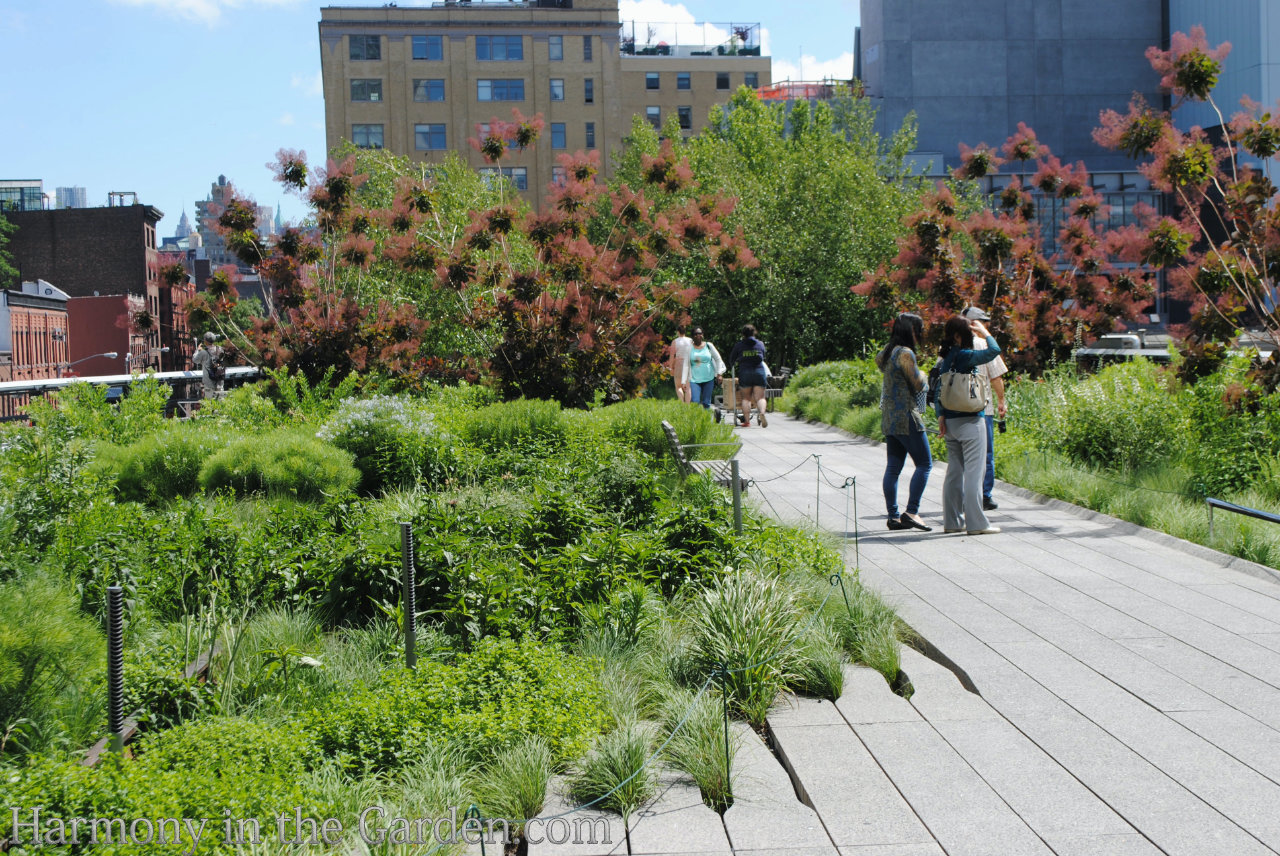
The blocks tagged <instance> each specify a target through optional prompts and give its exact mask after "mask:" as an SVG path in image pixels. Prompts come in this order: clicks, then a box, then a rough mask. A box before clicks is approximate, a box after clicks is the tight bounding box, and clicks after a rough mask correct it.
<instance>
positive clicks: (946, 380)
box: [938, 371, 987, 413]
mask: <svg viewBox="0 0 1280 856" xmlns="http://www.w3.org/2000/svg"><path fill="white" fill-rule="evenodd" d="M938 403H939V404H941V405H942V409H943V410H950V411H951V412H952V413H981V412H983V411H984V410H986V409H987V393H986V387H985V386H984V385H983V383H982V378H980V377H978V375H977V374H976V373H975V372H972V371H968V372H956V371H945V372H943V373H942V374H941V376H940V378H939V381H938Z"/></svg>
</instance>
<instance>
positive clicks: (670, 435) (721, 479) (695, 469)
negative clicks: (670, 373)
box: [662, 419, 748, 493]
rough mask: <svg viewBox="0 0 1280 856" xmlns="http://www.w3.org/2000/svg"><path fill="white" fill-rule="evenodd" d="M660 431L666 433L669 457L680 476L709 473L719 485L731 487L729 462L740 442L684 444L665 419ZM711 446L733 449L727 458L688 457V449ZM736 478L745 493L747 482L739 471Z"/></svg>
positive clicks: (731, 479)
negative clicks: (696, 458)
mask: <svg viewBox="0 0 1280 856" xmlns="http://www.w3.org/2000/svg"><path fill="white" fill-rule="evenodd" d="M662 431H663V433H664V434H666V435H667V444H668V445H669V446H670V447H671V457H672V458H674V459H675V462H676V469H678V470H680V477H681V478H688V477H689V476H691V475H698V474H701V473H710V474H711V477H712V478H713V479H715V482H716V484H718V485H720V486H721V487H728V488H732V487H733V467H732V464H731V462H732V461H733V459H734V457H735V456H736V455H737V454H738V450H739V449H741V448H742V444H741V443H690V444H687V445H686V444H684V443H681V442H680V438H679V436H677V435H676V429H675V427H674V426H673V425H672V424H671V423H670V422H668V421H667V420H665V419H664V420H662ZM713 446H728V447H729V448H731V449H733V454H732V455H730V456H729V457H727V458H711V459H708V460H691V459H690V458H689V454H688V451H687V450H688V449H707V448H711V447H713ZM738 479H739V481H740V482H741V486H742V491H743V492H744V493H745V492H746V490H747V484H748V482H747V480H746V479H744V478H742V474H741V473H739V474H738Z"/></svg>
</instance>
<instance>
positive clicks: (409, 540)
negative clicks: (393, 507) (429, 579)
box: [400, 523, 418, 669]
mask: <svg viewBox="0 0 1280 856" xmlns="http://www.w3.org/2000/svg"><path fill="white" fill-rule="evenodd" d="M400 554H401V559H402V563H403V569H402V570H403V582H404V593H403V595H402V597H401V605H402V607H403V609H404V664H405V665H406V666H408V667H409V668H410V669H412V668H414V667H415V666H416V665H417V664H418V653H417V651H416V650H414V649H415V646H416V644H417V635H418V627H417V621H418V594H417V592H418V587H417V584H416V581H415V580H414V564H415V561H414V558H415V557H414V547H413V526H412V525H410V524H409V523H401V524H400Z"/></svg>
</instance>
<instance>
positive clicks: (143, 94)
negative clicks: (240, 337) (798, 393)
mask: <svg viewBox="0 0 1280 856" xmlns="http://www.w3.org/2000/svg"><path fill="white" fill-rule="evenodd" d="M325 5H360V4H358V3H356V2H353V1H352V0H346V2H334V3H322V2H315V0H0V44H3V45H4V46H5V50H4V52H5V58H4V64H3V71H2V72H0V116H3V117H4V121H3V123H2V124H3V132H2V133H0V179H14V178H22V179H27V178H38V179H43V180H44V187H45V192H47V193H50V194H52V193H53V192H54V188H56V187H59V186H73V185H79V186H82V187H85V188H86V189H87V191H88V198H89V203H90V204H91V205H102V204H105V203H106V198H107V194H108V192H110V191H135V192H137V194H138V197H139V200H140V201H142V202H144V203H146V204H149V205H154V206H156V207H157V208H159V209H160V210H161V211H163V212H164V214H165V217H164V219H163V220H162V221H161V223H160V233H161V235H171V234H173V231H174V229H175V227H176V226H177V224H178V218H179V217H180V215H181V213H182V210H183V208H184V207H185V208H186V210H187V213H188V215H190V216H193V217H194V214H195V204H194V203H195V201H196V200H197V199H203V198H205V196H207V195H208V192H209V185H210V184H211V183H212V182H213V181H215V180H216V179H217V177H218V175H219V174H225V175H226V176H227V178H228V179H229V180H231V181H232V182H233V183H234V184H235V185H236V187H237V188H239V189H240V190H241V191H243V192H247V193H248V194H250V195H252V196H253V197H254V198H255V199H256V200H257V201H258V203H259V204H262V205H272V206H274V205H276V204H277V203H280V204H281V205H282V208H283V212H284V216H285V218H286V219H297V218H300V217H301V216H302V215H303V214H304V206H303V204H302V203H301V201H300V200H298V199H297V198H296V197H286V196H284V195H283V194H282V193H281V192H280V190H279V188H278V185H276V184H275V183H274V182H273V181H272V180H271V176H270V173H269V172H268V170H267V168H266V163H267V162H268V161H270V160H273V159H274V156H275V152H276V150H277V149H280V148H294V149H304V150H306V152H307V155H308V157H309V158H310V159H311V160H312V162H315V161H316V160H318V159H319V157H320V155H321V153H322V150H323V148H324V100H323V98H322V97H321V94H320V80H319V78H320V51H319V37H318V35H317V32H318V31H317V22H318V21H319V19H320V12H319V10H320V8H321V7H322V6H325ZM369 5H381V4H369ZM399 5H401V6H410V5H420V4H419V3H415V2H413V0H399ZM858 5H859V0H792V2H782V1H781V0H686V2H684V3H669V2H665V0H620V3H619V7H620V12H621V16H622V17H623V19H624V20H631V19H634V20H637V21H643V20H649V21H688V20H697V21H716V22H719V21H741V22H759V23H761V24H762V25H763V28H764V31H765V36H764V41H765V47H766V49H767V50H768V51H769V52H770V53H771V55H772V56H773V57H774V78H775V79H783V78H787V77H790V78H792V79H800V78H801V76H802V74H803V77H804V78H806V79H814V78H818V77H822V76H824V75H831V76H841V77H846V78H847V77H849V76H850V75H851V74H852V66H853V60H852V51H853V34H854V27H856V26H857V23H858ZM802 69H803V72H802V71H801V70H802Z"/></svg>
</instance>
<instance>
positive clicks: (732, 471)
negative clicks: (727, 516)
mask: <svg viewBox="0 0 1280 856" xmlns="http://www.w3.org/2000/svg"><path fill="white" fill-rule="evenodd" d="M729 477H730V478H732V479H733V531H734V533H736V534H738V535H741V534H742V478H741V477H740V476H739V474H738V459H737V458H734V459H733V460H731V461H729Z"/></svg>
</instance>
